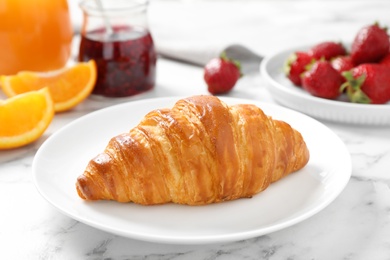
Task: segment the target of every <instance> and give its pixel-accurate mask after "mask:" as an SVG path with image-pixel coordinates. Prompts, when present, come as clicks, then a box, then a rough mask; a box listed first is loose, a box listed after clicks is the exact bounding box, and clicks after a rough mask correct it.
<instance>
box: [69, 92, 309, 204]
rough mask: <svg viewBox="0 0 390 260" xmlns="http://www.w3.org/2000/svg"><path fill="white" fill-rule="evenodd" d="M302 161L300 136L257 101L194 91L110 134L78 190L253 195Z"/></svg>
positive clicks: (189, 198)
mask: <svg viewBox="0 0 390 260" xmlns="http://www.w3.org/2000/svg"><path fill="white" fill-rule="evenodd" d="M308 160H309V151H308V148H307V146H306V144H305V142H304V140H303V138H302V136H301V134H300V133H299V132H298V131H296V130H295V129H293V128H291V127H290V125H288V124H287V123H285V122H283V121H278V120H273V119H272V118H271V117H268V116H267V115H265V114H264V112H263V111H262V110H261V109H260V108H258V107H256V106H255V105H249V104H241V105H233V106H228V105H226V104H225V103H224V102H222V101H221V100H219V99H218V98H217V97H214V96H194V97H189V98H186V99H181V100H179V101H178V102H177V103H176V104H175V105H174V106H173V108H172V109H157V110H154V111H151V112H150V113H148V114H147V115H146V116H145V117H144V118H143V120H142V121H141V122H140V123H139V125H138V126H136V127H134V128H133V129H131V130H130V131H129V132H128V133H124V134H121V135H118V136H116V137H114V138H112V139H111V140H110V141H109V143H108V145H107V147H106V149H105V151H104V153H101V154H99V155H97V156H96V157H95V158H94V159H92V160H91V161H90V162H89V164H88V166H87V167H86V169H85V172H84V174H82V175H80V176H79V177H78V179H77V182H76V188H77V192H78V194H79V196H80V197H81V198H83V199H85V200H116V201H119V202H134V203H139V204H143V205H151V204H162V203H169V202H173V203H179V204H188V205H202V204H209V203H216V202H221V201H228V200H234V199H238V198H243V197H252V196H253V195H255V194H257V193H259V192H261V191H263V190H264V189H266V188H267V187H268V186H269V184H270V183H272V182H275V181H277V180H279V179H281V178H282V177H284V176H286V175H288V174H290V173H292V172H294V171H297V170H299V169H301V168H302V167H304V166H305V165H306V164H307V162H308Z"/></svg>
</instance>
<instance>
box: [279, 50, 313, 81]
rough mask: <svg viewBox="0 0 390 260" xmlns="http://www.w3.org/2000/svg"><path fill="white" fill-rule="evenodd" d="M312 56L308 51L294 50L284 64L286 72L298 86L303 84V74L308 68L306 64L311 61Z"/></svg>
mask: <svg viewBox="0 0 390 260" xmlns="http://www.w3.org/2000/svg"><path fill="white" fill-rule="evenodd" d="M311 60H312V58H311V57H310V55H309V54H307V53H306V52H300V51H297V52H294V53H292V54H291V55H290V56H289V57H288V58H287V60H286V63H285V64H284V73H285V75H286V76H287V78H288V79H289V80H291V82H292V83H294V84H295V85H296V86H301V85H302V81H301V74H302V73H303V72H304V71H305V70H306V69H305V68H306V66H307V65H308V64H309V63H310V62H311Z"/></svg>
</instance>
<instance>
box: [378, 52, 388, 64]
mask: <svg viewBox="0 0 390 260" xmlns="http://www.w3.org/2000/svg"><path fill="white" fill-rule="evenodd" d="M379 64H382V65H386V66H389V67H390V52H389V53H387V54H386V56H385V57H383V59H381V61H380V62H379Z"/></svg>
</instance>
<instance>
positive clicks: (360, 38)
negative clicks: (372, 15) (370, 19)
mask: <svg viewBox="0 0 390 260" xmlns="http://www.w3.org/2000/svg"><path fill="white" fill-rule="evenodd" d="M389 46H390V42H389V35H388V34H387V29H386V28H381V27H379V25H378V24H377V23H375V24H373V25H369V26H365V27H363V28H362V29H360V30H359V31H358V33H357V34H356V36H355V39H354V40H353V42H352V47H351V57H352V60H353V62H354V63H355V64H356V65H359V64H362V63H375V62H379V61H380V60H381V59H382V58H383V57H384V56H385V55H386V54H387V53H388V52H389Z"/></svg>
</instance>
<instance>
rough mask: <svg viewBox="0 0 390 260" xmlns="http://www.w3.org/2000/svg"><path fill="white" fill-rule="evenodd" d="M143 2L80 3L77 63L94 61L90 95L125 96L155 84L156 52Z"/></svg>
mask: <svg viewBox="0 0 390 260" xmlns="http://www.w3.org/2000/svg"><path fill="white" fill-rule="evenodd" d="M147 6H148V1H147V0H84V1H82V2H81V3H80V7H81V9H82V11H83V14H84V20H83V27H82V30H81V41H80V48H79V57H78V59H79V61H88V60H91V59H93V60H95V62H96V64H97V68H98V78H97V82H96V85H95V88H94V90H93V94H97V95H103V96H107V97H126V96H132V95H135V94H138V93H141V92H145V91H147V90H150V89H152V88H153V87H154V85H155V74H156V51H155V47H154V44H153V39H152V36H151V34H150V32H149V30H148V27H147Z"/></svg>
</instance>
